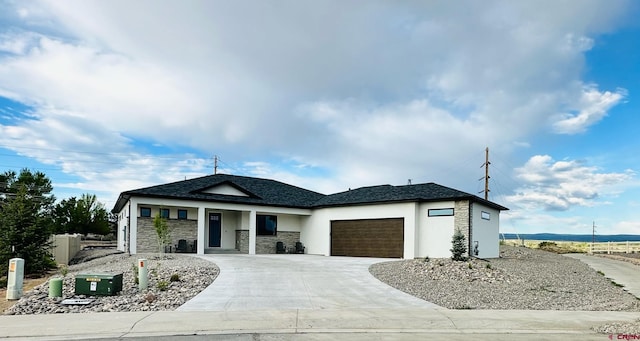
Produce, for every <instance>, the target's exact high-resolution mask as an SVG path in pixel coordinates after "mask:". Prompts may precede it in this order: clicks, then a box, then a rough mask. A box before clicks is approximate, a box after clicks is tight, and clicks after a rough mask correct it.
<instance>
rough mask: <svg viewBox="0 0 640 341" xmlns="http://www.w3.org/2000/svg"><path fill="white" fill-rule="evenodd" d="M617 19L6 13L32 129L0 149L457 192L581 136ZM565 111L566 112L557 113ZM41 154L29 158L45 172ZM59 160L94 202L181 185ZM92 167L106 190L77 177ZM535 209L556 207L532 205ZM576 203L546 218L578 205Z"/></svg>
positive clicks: (200, 5) (103, 7) (98, 9)
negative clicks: (195, 158)
mask: <svg viewBox="0 0 640 341" xmlns="http://www.w3.org/2000/svg"><path fill="white" fill-rule="evenodd" d="M625 5H626V3H624V2H616V3H614V4H612V3H603V2H599V1H584V2H581V4H580V6H578V7H576V6H574V5H573V4H571V3H561V4H558V3H557V2H555V1H548V2H540V1H535V2H503V1H484V2H482V3H479V2H476V1H466V2H462V3H461V2H456V3H448V2H417V3H405V2H400V3H396V2H384V1H380V2H376V1H373V2H368V3H366V4H364V5H363V4H361V3H351V2H343V1H323V2H313V3H308V2H305V3H300V2H296V1H291V2H285V3H281V4H274V3H270V2H264V3H262V2H255V1H228V2H226V1H215V2H213V1H201V2H198V1H194V2H191V3H190V4H189V6H186V5H185V4H183V3H181V2H161V3H158V2H155V1H136V2H133V3H132V2H128V1H78V2H74V5H73V6H69V4H68V3H63V2H59V1H36V2H33V3H28V4H26V5H20V6H18V5H15V6H14V7H16V8H14V11H13V12H11V11H8V12H7V13H17V12H16V11H22V12H21V13H22V14H24V15H16V16H15V18H10V19H8V20H7V22H9V23H10V28H9V29H6V30H4V31H2V32H0V34H1V35H0V49H2V50H3V51H5V52H6V53H5V54H0V94H1V95H2V96H6V97H9V98H11V99H14V100H16V101H19V102H22V103H25V104H28V105H30V106H32V107H33V109H32V111H30V112H29V115H32V117H31V118H32V119H24V120H21V121H19V122H18V123H15V124H14V123H11V124H5V125H4V126H2V125H0V130H1V131H2V132H4V133H6V134H7V135H6V136H5V137H4V140H2V141H1V142H0V143H6V145H10V146H16V145H18V144H19V142H18V141H26V140H29V141H30V142H29V143H28V144H26V145H28V146H42V145H47V146H49V147H51V146H53V147H57V148H59V149H61V150H68V151H78V150H80V151H92V152H112V151H115V152H116V153H121V154H122V155H126V156H127V157H131V158H136V157H139V158H140V159H141V160H146V159H151V158H150V157H149V155H147V154H146V152H140V153H136V152H132V150H135V148H136V147H137V141H147V142H149V143H158V142H159V143H161V144H162V145H165V146H169V148H170V147H176V148H177V147H188V148H189V149H190V150H196V151H201V152H202V153H203V154H205V155H212V154H213V153H219V154H222V156H223V157H224V158H225V159H232V158H233V159H234V160H233V163H234V164H242V163H243V161H247V160H253V161H256V162H258V163H256V164H253V165H246V166H247V169H248V170H247V171H248V172H249V173H247V174H265V175H269V174H270V175H273V176H277V177H279V178H281V179H284V178H286V179H290V180H291V181H295V183H296V184H301V185H302V184H305V185H306V184H310V185H311V187H310V188H313V189H316V190H321V191H325V192H331V191H333V190H340V189H344V188H347V187H357V186H361V185H371V184H377V183H387V182H390V183H395V184H398V183H405V182H406V179H408V178H412V179H414V182H418V181H437V182H441V183H444V184H446V185H450V186H454V187H459V188H461V189H468V188H469V187H474V184H475V179H477V177H478V169H477V166H479V165H480V164H481V163H482V161H483V160H482V159H483V154H482V151H483V149H484V147H485V146H491V147H492V149H493V150H494V151H495V152H497V153H502V154H503V155H509V154H510V153H511V152H512V151H513V150H515V149H516V148H521V146H527V145H529V144H530V141H529V140H530V139H531V137H532V136H533V135H534V134H537V133H540V132H545V131H546V130H548V129H549V122H552V124H553V122H556V124H555V125H553V128H554V129H556V130H557V131H558V132H562V133H567V132H577V131H582V130H584V129H587V128H588V127H590V126H592V125H593V124H596V123H597V122H598V121H600V120H601V119H602V118H603V117H604V116H605V115H606V113H607V111H608V110H609V109H610V108H611V107H612V106H614V105H615V104H616V103H618V102H619V101H620V96H622V94H621V93H620V92H610V91H607V90H600V89H598V87H597V86H596V85H588V86H586V85H585V84H583V82H582V81H581V77H582V72H583V69H582V68H583V58H584V52H585V51H587V50H589V49H590V48H591V47H592V46H593V43H594V39H595V38H594V37H596V36H597V35H598V34H599V33H601V32H604V31H606V30H608V29H610V27H612V25H614V24H615V22H616V20H617V18H618V17H619V16H620V15H621V13H623V12H624V10H625ZM551 6H552V7H553V8H554V10H553V11H552V12H550V11H549V10H548V8H550V7H551ZM462 7H464V8H465V10H464V11H461V10H460V8H462ZM23 9H24V10H23ZM1 18H2V15H0V20H2V19H1ZM16 80H20V81H19V82H16ZM567 108H569V109H568V110H569V115H571V116H562V117H557V116H554V113H558V112H562V111H564V110H565V109H567ZM559 128H560V129H559ZM7 139H10V140H7ZM512 141H518V142H516V143H513V142H512ZM12 148H13V149H14V150H20V149H19V148H15V147H12ZM21 152H24V151H21ZM47 154H48V155H42V154H40V153H33V152H31V153H28V155H29V156H30V157H34V158H36V159H38V160H40V161H43V162H45V163H46V162H49V161H48V158H52V157H53V156H52V155H50V154H52V153H51V152H49V153H47ZM25 155H27V154H25ZM228 155H232V156H233V157H230V156H228ZM476 156H477V158H476ZM55 157H60V158H61V159H64V158H65V155H63V154H60V155H56V156H55ZM276 157H279V158H283V159H285V160H290V159H295V160H298V161H299V162H300V163H304V164H312V165H314V166H315V167H316V168H321V169H324V170H325V171H326V170H330V171H326V172H330V173H331V174H330V179H328V180H327V181H326V182H325V181H316V180H318V179H317V178H315V177H314V176H310V177H309V178H310V179H312V181H306V180H304V176H303V175H302V174H299V173H296V172H292V171H284V170H283V169H282V168H280V167H278V165H277V163H278V162H274V161H273V159H274V158H276ZM69 159H75V158H73V157H69ZM199 159H202V157H200V158H199ZM149 161H150V160H149ZM476 161H477V162H476ZM476 163H477V166H476ZM61 164H62V165H63V167H65V168H64V169H65V171H66V172H70V173H75V174H78V175H80V176H82V177H83V179H86V182H85V184H86V187H89V186H92V185H88V184H89V183H92V184H94V185H95V186H98V188H102V186H104V187H111V188H120V187H121V186H120V184H122V183H125V182H123V181H122V180H121V179H122V178H123V177H125V178H126V177H127V175H126V174H125V173H119V172H118V171H120V168H122V167H126V168H129V174H130V173H134V172H136V171H137V169H140V173H141V174H144V176H143V178H144V179H147V181H151V180H154V181H161V180H163V179H161V178H160V177H159V176H158V175H155V176H151V175H149V174H151V173H166V174H167V176H166V177H167V178H173V177H175V175H177V174H176V172H178V171H180V168H177V169H173V168H166V167H160V166H154V165H148V164H145V163H142V164H141V163H138V162H129V161H126V162H124V163H123V162H121V161H118V162H117V164H118V166H117V167H115V166H114V167H109V166H104V165H100V166H96V165H92V164H91V163H90V162H89V161H87V160H85V159H80V160H79V161H78V162H75V163H74V162H71V161H70V160H66V161H63V162H62V163H61ZM470 164H471V165H472V166H469V165H470ZM85 168H87V169H85ZM184 169H185V168H182V171H184ZM97 170H98V171H100V173H101V174H102V181H103V183H104V184H99V183H97V182H98V181H99V180H97V178H92V177H91V176H90V175H88V174H89V173H90V172H91V171H94V172H96V171H97ZM209 172H210V171H209ZM543 175H544V174H540V175H539V176H543ZM89 179H92V180H89ZM118 179H120V181H119V180H118ZM90 181H91V182H90ZM118 181H119V182H118ZM115 182H117V184H118V185H111V186H110V185H109V184H110V183H111V184H113V183H115ZM469 183H471V185H469ZM72 185H73V186H83V185H82V184H81V183H74V184H72ZM589 195H590V192H585V193H581V192H580V193H578V194H577V195H573V196H570V198H574V197H575V198H587V197H589ZM545 200H548V201H549V202H551V201H552V200H551V198H546V199H545V198H540V199H538V201H545ZM572 200H574V199H571V200H566V201H560V202H558V203H555V204H554V206H557V207H562V206H563V205H572V204H580V202H574V201H572Z"/></svg>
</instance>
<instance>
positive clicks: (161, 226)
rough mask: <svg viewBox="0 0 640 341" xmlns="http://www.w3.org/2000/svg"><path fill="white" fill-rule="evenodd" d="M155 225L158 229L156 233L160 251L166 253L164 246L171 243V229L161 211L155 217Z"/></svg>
mask: <svg viewBox="0 0 640 341" xmlns="http://www.w3.org/2000/svg"><path fill="white" fill-rule="evenodd" d="M153 227H155V229H156V235H157V237H158V239H157V241H158V252H159V253H164V247H165V246H166V245H169V244H170V243H171V231H170V230H169V225H168V224H167V220H166V219H164V218H162V216H160V213H158V214H156V216H155V218H153Z"/></svg>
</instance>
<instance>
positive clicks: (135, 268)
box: [131, 263, 140, 284]
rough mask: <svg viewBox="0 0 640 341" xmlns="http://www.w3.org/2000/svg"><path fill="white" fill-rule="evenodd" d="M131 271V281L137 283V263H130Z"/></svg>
mask: <svg viewBox="0 0 640 341" xmlns="http://www.w3.org/2000/svg"><path fill="white" fill-rule="evenodd" d="M131 272H133V282H134V283H136V284H138V283H140V281H139V280H138V264H136V263H132V264H131Z"/></svg>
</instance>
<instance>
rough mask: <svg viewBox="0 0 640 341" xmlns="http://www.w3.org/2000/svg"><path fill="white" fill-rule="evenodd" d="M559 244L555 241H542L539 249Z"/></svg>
mask: <svg viewBox="0 0 640 341" xmlns="http://www.w3.org/2000/svg"><path fill="white" fill-rule="evenodd" d="M557 246H558V244H556V243H554V242H541V243H540V244H538V248H539V249H544V248H548V247H553V248H555V247H557Z"/></svg>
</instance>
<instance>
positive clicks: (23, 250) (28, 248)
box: [0, 169, 55, 275]
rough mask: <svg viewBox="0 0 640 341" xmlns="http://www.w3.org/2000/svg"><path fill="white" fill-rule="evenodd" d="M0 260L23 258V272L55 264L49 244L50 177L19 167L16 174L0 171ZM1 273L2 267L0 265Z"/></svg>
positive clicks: (4, 270) (5, 262)
mask: <svg viewBox="0 0 640 341" xmlns="http://www.w3.org/2000/svg"><path fill="white" fill-rule="evenodd" d="M0 182H2V183H3V192H2V195H1V196H0V264H7V263H8V261H9V259H11V258H15V257H19V258H23V259H24V260H25V273H27V274H32V273H44V272H45V271H46V270H48V269H50V268H52V267H54V266H55V263H54V262H53V261H52V259H51V255H50V253H49V247H50V245H51V242H50V237H51V219H50V208H51V203H53V201H55V198H54V197H53V195H50V194H49V193H50V192H51V190H52V189H53V188H52V186H51V181H50V180H49V179H48V178H47V177H46V176H45V175H44V174H43V173H40V172H36V173H31V171H29V170H26V169H23V170H22V171H21V172H20V175H17V174H16V173H15V172H5V173H3V174H1V175H0ZM0 269H2V270H1V272H0V273H1V274H2V275H4V274H6V269H7V268H6V267H5V266H0Z"/></svg>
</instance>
